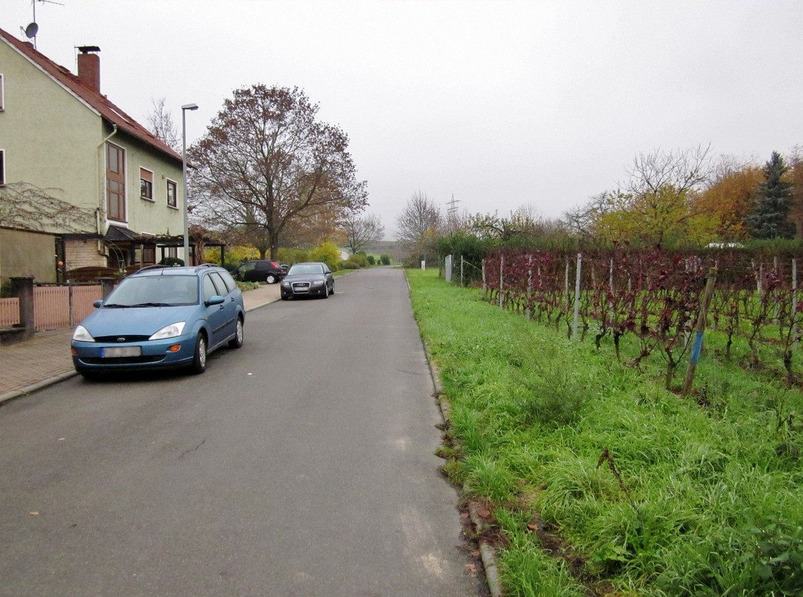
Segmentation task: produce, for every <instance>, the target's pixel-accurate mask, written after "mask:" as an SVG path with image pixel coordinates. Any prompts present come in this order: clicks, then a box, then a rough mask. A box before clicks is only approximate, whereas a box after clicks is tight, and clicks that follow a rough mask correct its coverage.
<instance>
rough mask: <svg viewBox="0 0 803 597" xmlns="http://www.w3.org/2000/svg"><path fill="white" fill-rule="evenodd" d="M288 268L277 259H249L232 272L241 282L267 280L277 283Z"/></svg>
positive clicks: (269, 282)
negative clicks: (276, 260)
mask: <svg viewBox="0 0 803 597" xmlns="http://www.w3.org/2000/svg"><path fill="white" fill-rule="evenodd" d="M286 273H287V270H285V269H282V266H281V265H279V264H278V263H276V262H275V261H268V260H266V259H249V260H248V261H243V263H242V265H240V267H238V268H237V269H235V270H234V271H233V272H232V275H233V276H234V278H235V280H239V281H240V282H267V283H268V284H275V283H276V282H280V281H281V279H282V278H284V275H285V274H286Z"/></svg>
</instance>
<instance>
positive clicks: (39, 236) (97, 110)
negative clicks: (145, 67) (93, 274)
mask: <svg viewBox="0 0 803 597" xmlns="http://www.w3.org/2000/svg"><path fill="white" fill-rule="evenodd" d="M78 51H79V53H78V56H77V65H78V67H77V71H78V74H77V75H75V74H73V73H71V72H70V71H69V70H68V69H66V68H64V67H62V66H59V65H58V64H55V63H54V62H52V61H51V60H49V59H48V58H47V57H45V56H44V55H43V54H41V53H40V52H38V51H37V50H36V49H34V47H33V45H32V44H31V43H29V42H27V41H21V40H18V39H16V38H14V37H13V36H12V35H10V34H9V33H7V32H6V31H3V30H2V29H0V282H4V281H6V280H8V278H10V277H14V276H28V277H31V276H32V277H34V278H35V280H36V281H37V282H63V281H65V280H67V279H69V278H70V272H72V271H75V270H78V269H79V268H96V269H97V268H102V267H110V268H114V269H115V270H117V269H124V268H132V267H135V266H142V265H148V264H153V263H157V262H159V261H160V260H162V259H164V258H166V257H180V258H183V250H182V249H181V247H183V234H184V196H183V189H184V184H183V170H182V165H183V164H182V158H181V155H179V154H178V153H177V152H176V151H174V150H173V149H171V148H170V147H168V146H167V145H166V144H164V143H163V142H162V141H160V140H159V139H157V138H156V137H155V136H154V135H153V134H152V133H150V132H149V131H148V130H147V129H146V128H145V127H144V126H142V125H140V124H139V123H137V122H136V121H135V120H134V119H133V118H131V117H130V116H129V115H128V114H126V113H125V112H124V111H123V110H121V109H120V108H119V107H117V106H116V105H115V104H113V103H112V102H111V101H110V100H109V99H108V98H107V97H106V96H104V95H103V94H102V93H101V87H100V57H99V54H98V53H99V48H97V47H94V46H84V47H80V48H78Z"/></svg>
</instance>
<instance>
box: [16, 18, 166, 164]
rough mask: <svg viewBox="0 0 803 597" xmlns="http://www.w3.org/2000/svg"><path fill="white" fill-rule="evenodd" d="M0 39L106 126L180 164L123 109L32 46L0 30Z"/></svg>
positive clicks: (162, 144) (161, 143) (163, 144)
mask: <svg viewBox="0 0 803 597" xmlns="http://www.w3.org/2000/svg"><path fill="white" fill-rule="evenodd" d="M0 39H2V40H3V41H5V42H6V43H7V44H8V45H10V46H11V47H13V48H14V49H15V50H17V51H18V52H19V53H20V54H22V55H23V56H24V57H25V58H27V59H28V60H29V61H31V62H32V63H34V64H35V65H36V66H38V67H39V68H41V69H42V70H43V71H44V72H45V73H47V74H48V75H49V76H50V77H51V78H53V79H54V80H55V81H56V82H58V83H60V84H61V85H62V86H64V87H66V88H67V89H68V90H69V91H70V92H72V93H73V94H74V95H76V96H77V97H78V98H79V99H81V100H82V101H84V102H85V103H86V104H88V105H89V106H90V107H91V108H93V109H94V110H95V111H97V112H98V113H99V114H100V115H101V117H102V118H103V119H104V120H106V121H107V122H108V123H110V124H113V125H117V128H118V129H120V130H121V131H124V132H126V133H128V134H129V135H131V136H133V137H135V138H137V139H139V140H140V141H142V142H144V143H146V144H147V145H149V146H151V147H152V148H154V149H156V150H157V151H159V152H161V153H162V154H164V155H165V156H167V157H169V158H171V159H173V160H178V161H179V162H180V161H181V155H179V154H178V153H177V152H176V151H174V150H173V149H171V148H170V147H169V146H168V145H166V144H165V143H164V142H162V141H161V140H159V139H158V138H157V137H156V136H155V135H154V134H153V133H151V132H150V131H149V130H148V129H146V128H145V127H144V126H142V125H141V124H139V123H138V122H137V121H136V120H134V119H133V118H131V117H130V116H129V115H128V114H126V113H125V112H124V111H123V110H121V109H120V108H118V107H117V105H115V104H114V103H112V102H111V101H109V99H108V98H107V97H106V96H105V95H102V94H100V93H98V92H96V91H94V90H93V89H90V88H89V87H87V86H86V85H84V84H83V83H82V82H81V80H80V79H79V78H78V77H77V76H76V75H74V74H73V73H71V72H70V71H69V70H68V69H66V68H64V67H63V66H60V65H58V64H56V63H55V62H53V61H52V60H50V59H49V58H48V57H47V56H45V55H44V54H42V53H40V52H39V51H37V50H36V49H35V48H34V47H33V44H32V43H30V42H25V41H21V40H19V39H16V38H15V37H14V36H13V35H11V34H9V33H8V32H7V31H4V30H3V29H0Z"/></svg>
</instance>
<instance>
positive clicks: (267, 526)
mask: <svg viewBox="0 0 803 597" xmlns="http://www.w3.org/2000/svg"><path fill="white" fill-rule="evenodd" d="M431 394H432V382H431V379H430V378H429V374H428V370H427V365H426V360H425V357H424V353H423V349H422V347H421V342H420V339H419V337H418V332H417V328H416V326H415V323H414V321H413V318H412V313H411V309H410V304H409V298H408V295H407V287H406V282H405V279H404V275H403V272H401V271H400V270H397V269H387V268H379V269H373V270H369V271H365V272H358V273H354V274H351V275H349V276H346V277H344V278H339V279H338V280H337V282H336V294H335V295H334V296H332V297H331V298H329V299H327V300H306V301H289V302H277V303H274V304H272V305H270V306H268V307H264V308H260V309H256V310H253V311H250V312H249V313H248V318H247V324H246V343H245V346H244V347H243V348H242V349H241V350H222V351H218V352H216V353H214V354H213V355H211V357H210V359H209V366H208V368H207V372H206V373H205V374H204V375H201V376H182V375H179V376H176V375H164V374H160V375H149V376H145V377H141V378H117V379H114V380H110V381H105V382H100V383H89V382H85V381H84V380H82V379H81V378H80V377H73V378H70V379H68V380H67V381H64V382H61V383H59V384H57V385H54V386H52V387H50V388H47V389H44V390H41V391H38V392H36V393H33V394H31V395H29V396H24V397H21V398H18V399H16V400H13V401H10V402H7V403H6V404H4V405H3V406H2V407H0V474H2V478H3V483H2V484H1V485H0V503H2V504H3V508H2V509H0V538H1V539H0V595H37V596H39V595H334V596H337V595H343V596H349V597H351V596H355V595H410V596H413V595H416V596H418V595H437V596H440V595H443V596H450V595H454V596H463V595H483V594H485V589H484V586H483V582H482V580H481V579H477V578H474V577H473V576H472V575H471V574H469V571H470V566H467V565H469V564H472V563H474V562H473V561H472V560H471V559H470V555H469V554H468V553H467V551H466V546H465V545H464V544H463V539H462V533H461V528H460V515H459V512H458V510H457V507H456V505H457V495H456V492H455V491H454V490H453V489H452V488H451V487H449V486H448V484H447V483H446V482H445V481H444V480H443V479H442V478H441V477H440V476H439V474H438V470H437V468H438V466H439V465H440V464H441V461H440V460H439V459H437V458H436V457H435V456H434V451H435V449H436V447H437V445H438V443H439V440H440V434H439V432H438V430H437V429H436V427H435V425H436V424H437V423H438V422H439V421H440V418H439V413H438V411H437V407H436V405H435V404H434V400H433V398H432V395H431Z"/></svg>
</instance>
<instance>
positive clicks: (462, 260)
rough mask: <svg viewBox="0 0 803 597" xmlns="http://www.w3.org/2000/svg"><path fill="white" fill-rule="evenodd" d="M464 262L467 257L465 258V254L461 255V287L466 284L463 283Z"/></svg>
mask: <svg viewBox="0 0 803 597" xmlns="http://www.w3.org/2000/svg"><path fill="white" fill-rule="evenodd" d="M464 262H465V259H463V256H462V255H460V286H461V287H463V286H465V284H464V283H463V263H464Z"/></svg>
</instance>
